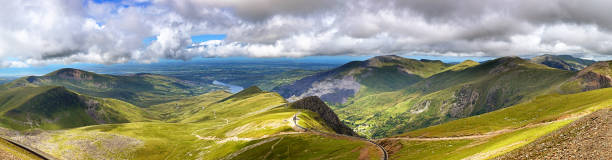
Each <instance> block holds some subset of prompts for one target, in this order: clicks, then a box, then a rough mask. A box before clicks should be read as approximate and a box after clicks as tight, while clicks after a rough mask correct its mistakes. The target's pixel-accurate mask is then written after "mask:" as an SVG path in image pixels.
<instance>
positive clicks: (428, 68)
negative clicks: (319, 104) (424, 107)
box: [273, 55, 449, 104]
mask: <svg viewBox="0 0 612 160" xmlns="http://www.w3.org/2000/svg"><path fill="white" fill-rule="evenodd" d="M448 66H449V65H448V64H445V63H442V62H441V61H432V60H425V59H423V60H414V59H408V58H403V57H400V56H395V55H389V56H377V57H373V58H370V59H368V60H366V61H353V62H349V63H347V64H344V65H342V66H340V67H338V68H335V69H332V70H329V71H326V72H321V73H317V74H315V75H312V76H308V77H305V78H303V79H300V80H297V81H295V82H294V83H292V84H289V85H283V86H279V87H276V88H274V89H273V91H275V92H278V93H279V94H280V95H282V96H283V97H285V98H288V99H289V100H290V101H295V100H298V99H301V98H304V97H308V96H318V97H320V98H321V99H322V100H324V101H325V102H327V103H331V104H343V103H345V102H346V101H347V100H348V99H349V98H351V97H354V96H360V95H369V94H372V93H378V92H387V91H394V90H399V89H401V88H404V87H407V86H409V85H411V84H413V83H415V82H418V81H419V80H422V79H424V78H427V77H429V76H431V75H433V74H435V73H438V72H440V71H442V70H444V69H445V68H447V67H448Z"/></svg>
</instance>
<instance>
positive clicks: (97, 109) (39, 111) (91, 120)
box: [0, 86, 155, 130]
mask: <svg viewBox="0 0 612 160" xmlns="http://www.w3.org/2000/svg"><path fill="white" fill-rule="evenodd" d="M154 117H155V116H153V115H150V114H148V113H146V112H144V111H142V110H141V109H140V108H138V107H135V106H133V105H130V104H128V103H125V102H121V101H118V100H113V99H104V98H94V97H88V96H83V95H78V94H76V93H73V92H71V91H68V90H66V88H64V87H57V86H44V87H18V88H12V89H9V90H5V91H0V125H2V126H3V127H7V128H12V129H17V130H25V129H32V128H42V129H64V128H74V127H80V126H87V125H93V124H104V123H125V122H133V121H149V120H151V118H154Z"/></svg>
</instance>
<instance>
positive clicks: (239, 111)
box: [0, 56, 612, 159]
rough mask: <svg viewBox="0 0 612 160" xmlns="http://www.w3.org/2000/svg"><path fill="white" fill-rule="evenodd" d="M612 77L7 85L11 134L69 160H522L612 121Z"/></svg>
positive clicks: (519, 74)
mask: <svg viewBox="0 0 612 160" xmlns="http://www.w3.org/2000/svg"><path fill="white" fill-rule="evenodd" d="M608 70H610V67H609V65H608V62H597V63H592V64H591V65H589V66H588V67H585V68H584V69H582V70H581V71H571V70H562V69H557V68H551V67H549V66H547V65H543V64H536V63H533V62H532V61H528V60H525V59H522V58H518V57H502V58H498V59H493V60H489V61H485V62H475V61H469V60H468V61H464V62H462V63H457V64H454V65H451V64H446V63H443V62H441V61H433V60H413V59H407V58H403V57H399V56H379V57H373V58H371V59H368V60H366V61H354V62H349V63H347V64H345V65H342V66H340V67H338V68H335V69H331V70H329V71H323V72H319V73H316V74H312V75H311V76H305V77H304V78H302V79H295V81H290V82H289V83H287V84H284V85H283V84H279V85H277V86H276V87H274V89H272V90H273V91H265V90H263V89H261V88H259V87H257V86H251V87H248V88H241V87H240V86H235V85H231V84H225V83H222V82H219V81H215V82H216V83H215V84H216V85H219V86H216V87H214V88H202V87H199V85H198V84H197V83H190V82H191V81H188V80H182V79H178V78H174V77H168V76H163V75H156V74H145V73H141V74H134V75H105V74H97V73H93V72H88V71H83V70H78V69H71V68H67V69H60V70H58V71H55V72H52V73H49V74H46V75H44V76H29V77H24V78H20V79H17V80H14V81H11V82H9V83H5V84H3V85H1V87H0V93H2V94H0V126H1V127H2V129H1V130H0V135H2V137H6V138H7V139H10V140H14V141H16V142H18V143H20V144H23V145H24V146H30V147H32V148H36V149H37V150H39V151H40V152H42V153H45V154H47V155H50V156H52V157H53V158H57V159H252V158H255V159H296V158H298V159H491V158H501V157H507V158H510V159H514V158H511V157H516V156H513V155H514V154H515V152H526V151H524V150H525V149H523V148H525V147H532V146H534V145H535V146H537V145H536V144H533V143H543V142H540V141H546V140H544V139H546V137H549V136H548V135H549V134H552V133H555V132H557V131H558V130H560V129H562V128H564V127H566V126H571V125H574V124H576V123H579V122H582V121H584V117H589V116H590V115H592V113H593V114H594V113H599V112H598V111H599V110H602V109H609V108H612V107H611V106H612V97H611V96H610V95H612V90H611V89H610V88H607V86H610V85H609V83H610V81H606V79H609V76H608V75H610V73H612V72H608ZM593 75H597V76H593ZM593 77H595V78H593ZM598 77H599V78H598ZM142 82H144V83H142ZM136 83H138V85H136ZM224 86H225V87H224ZM398 86H399V87H398ZM228 89H229V90H228ZM236 91H237V92H236ZM274 91H279V93H276V92H274ZM116 93H122V94H116ZM125 95H132V96H125ZM288 95H291V96H288ZM3 148H4V149H2V151H3V152H2V153H7V154H8V155H14V156H18V157H26V159H29V158H27V157H30V158H32V159H37V158H36V157H37V156H36V155H35V154H32V152H28V151H27V150H25V151H24V150H22V149H21V150H20V149H19V147H15V146H13V145H10V143H5V145H4V147H3ZM602 152H603V151H602ZM503 159H505V158H503Z"/></svg>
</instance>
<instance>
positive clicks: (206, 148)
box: [29, 87, 381, 159]
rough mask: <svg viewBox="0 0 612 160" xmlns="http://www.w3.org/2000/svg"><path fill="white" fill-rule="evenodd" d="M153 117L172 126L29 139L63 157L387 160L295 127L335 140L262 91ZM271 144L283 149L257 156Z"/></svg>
mask: <svg viewBox="0 0 612 160" xmlns="http://www.w3.org/2000/svg"><path fill="white" fill-rule="evenodd" d="M173 108H176V109H177V110H176V111H178V112H175V110H173ZM147 111H150V112H151V113H155V114H160V118H161V119H162V120H164V121H168V122H133V123H121V124H102V125H91V126H86V127H81V128H74V129H68V130H63V131H55V132H49V131H42V133H39V134H32V135H29V136H30V137H31V138H29V139H30V140H31V141H29V143H30V144H33V145H34V147H36V148H39V149H40V150H42V151H44V152H46V153H49V154H51V155H54V156H56V157H60V158H64V159H74V158H77V159H222V158H225V159H243V158H244V157H251V158H252V157H260V158H273V157H276V158H281V159H317V158H324V159H325V158H330V156H333V157H335V158H337V159H354V158H355V157H364V156H365V157H366V158H367V159H380V156H381V153H380V151H379V150H378V148H376V146H375V145H372V144H370V143H367V142H366V141H363V140H357V139H347V138H342V137H335V136H329V135H320V134H317V133H314V132H304V131H302V130H300V129H299V128H297V127H296V126H295V125H294V121H293V120H292V118H293V116H294V115H296V117H297V118H298V119H299V122H295V123H298V124H299V125H300V126H306V127H308V128H312V129H317V130H320V131H322V132H326V133H329V134H331V135H333V134H334V131H333V129H332V128H331V127H329V126H327V125H326V122H325V121H324V119H323V118H322V117H320V116H319V115H318V114H317V113H315V112H311V111H308V110H300V109H291V108H288V105H287V102H286V101H285V99H283V98H282V97H281V96H280V95H278V94H276V93H273V92H263V91H261V90H260V89H259V88H257V87H251V88H248V89H246V90H243V91H242V92H239V93H236V94H234V95H229V94H228V93H227V92H222V91H217V92H212V93H207V94H203V95H200V96H197V97H191V98H187V99H183V100H179V101H174V102H168V103H164V104H160V105H156V106H152V107H151V108H148V109H147ZM170 122H172V123H170ZM49 146H59V147H49ZM271 146H278V147H279V148H276V147H275V150H269V152H258V151H259V150H262V149H266V148H267V147H271ZM281 146H282V147H281ZM286 146H291V147H295V148H286ZM276 149H278V150H276ZM304 149H307V150H304Z"/></svg>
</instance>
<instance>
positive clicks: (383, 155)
mask: <svg viewBox="0 0 612 160" xmlns="http://www.w3.org/2000/svg"><path fill="white" fill-rule="evenodd" d="M300 113H301V112H297V113H295V114H294V115H293V118H291V119H292V120H293V124H294V125H295V126H296V127H298V128H300V129H302V130H304V131H312V132H315V133H317V134H322V135H331V136H342V137H348V138H353V139H359V140H362V141H366V142H368V143H371V144H374V145H376V146H377V147H378V149H380V151H381V152H382V156H381V158H380V159H382V160H387V159H388V157H389V155H388V154H387V150H385V148H384V147H383V146H381V145H379V144H377V143H375V142H374V141H372V140H369V139H365V138H362V137H355V136H348V135H343V134H336V133H327V132H321V131H319V130H316V129H309V128H305V127H302V126H300V125H299V124H298V123H297V120H299V118H297V115H298V114H300Z"/></svg>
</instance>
